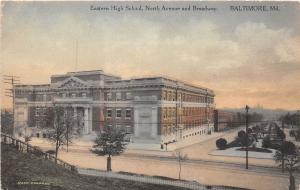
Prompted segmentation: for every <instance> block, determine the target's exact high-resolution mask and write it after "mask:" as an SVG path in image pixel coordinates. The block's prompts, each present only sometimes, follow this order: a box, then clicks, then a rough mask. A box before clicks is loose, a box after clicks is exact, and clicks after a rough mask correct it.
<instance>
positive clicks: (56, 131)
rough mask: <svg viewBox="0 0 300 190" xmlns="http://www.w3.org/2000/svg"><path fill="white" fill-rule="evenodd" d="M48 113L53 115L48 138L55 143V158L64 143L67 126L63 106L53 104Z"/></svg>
mask: <svg viewBox="0 0 300 190" xmlns="http://www.w3.org/2000/svg"><path fill="white" fill-rule="evenodd" d="M48 114H49V115H52V116H53V131H52V132H51V133H50V135H49V139H50V141H52V142H54V143H55V158H56V159H57V155H58V151H59V148H60V147H61V146H63V145H64V144H65V143H66V132H67V128H66V125H65V114H64V108H63V107H57V106H54V107H53V108H52V109H51V111H50V113H48Z"/></svg>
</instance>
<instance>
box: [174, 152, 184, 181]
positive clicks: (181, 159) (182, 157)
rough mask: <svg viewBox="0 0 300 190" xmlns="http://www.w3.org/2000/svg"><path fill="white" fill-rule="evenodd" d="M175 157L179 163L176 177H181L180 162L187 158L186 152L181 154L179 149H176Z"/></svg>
mask: <svg viewBox="0 0 300 190" xmlns="http://www.w3.org/2000/svg"><path fill="white" fill-rule="evenodd" d="M175 157H176V159H177V160H178V164H179V172H178V179H179V180H180V179H181V162H182V161H183V160H186V159H187V155H186V154H182V153H181V152H180V151H176V152H175Z"/></svg>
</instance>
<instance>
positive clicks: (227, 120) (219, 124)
mask: <svg viewBox="0 0 300 190" xmlns="http://www.w3.org/2000/svg"><path fill="white" fill-rule="evenodd" d="M234 118H235V113H233V112H229V111H223V110H214V130H215V131H223V130H225V129H227V128H228V127H230V124H231V123H232V122H233V121H234Z"/></svg>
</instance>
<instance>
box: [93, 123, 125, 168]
mask: <svg viewBox="0 0 300 190" xmlns="http://www.w3.org/2000/svg"><path fill="white" fill-rule="evenodd" d="M126 145H127V142H126V141H125V133H124V132H123V131H121V130H119V129H117V128H115V127H112V126H105V127H104V131H103V132H101V133H99V134H98V136H97V138H96V140H95V145H94V146H93V149H92V150H91V151H92V152H93V153H95V154H98V155H102V156H105V155H108V157H107V171H111V156H114V155H119V154H121V153H122V152H123V151H124V150H125V148H126Z"/></svg>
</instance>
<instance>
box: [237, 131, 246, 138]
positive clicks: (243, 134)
mask: <svg viewBox="0 0 300 190" xmlns="http://www.w3.org/2000/svg"><path fill="white" fill-rule="evenodd" d="M238 137H239V138H245V137H246V132H245V131H244V130H241V131H239V132H238Z"/></svg>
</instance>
